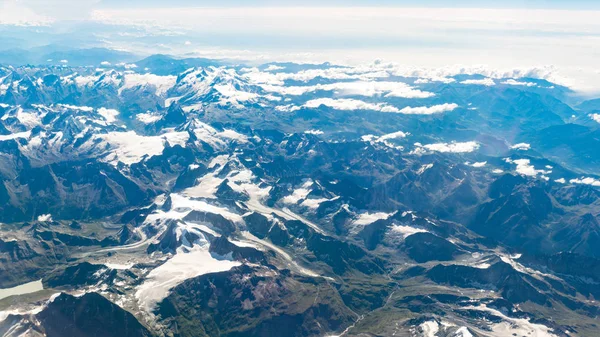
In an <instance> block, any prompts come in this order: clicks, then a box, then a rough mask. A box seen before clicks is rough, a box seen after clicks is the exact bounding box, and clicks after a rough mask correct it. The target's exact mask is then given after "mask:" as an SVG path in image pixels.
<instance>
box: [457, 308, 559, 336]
mask: <svg viewBox="0 0 600 337" xmlns="http://www.w3.org/2000/svg"><path fill="white" fill-rule="evenodd" d="M464 309H466V310H479V311H488V312H490V313H492V314H493V315H495V316H499V317H501V318H502V319H503V320H504V321H503V322H500V323H492V324H490V328H491V329H492V332H493V336H513V335H514V336H528V337H557V336H556V335H555V334H553V333H551V332H550V330H551V329H550V328H548V327H547V326H545V325H542V324H536V323H531V322H530V321H529V319H526V318H512V317H508V316H506V315H505V314H504V313H502V312H501V311H499V310H496V309H492V308H489V307H487V306H486V305H485V304H482V305H479V306H467V307H464Z"/></svg>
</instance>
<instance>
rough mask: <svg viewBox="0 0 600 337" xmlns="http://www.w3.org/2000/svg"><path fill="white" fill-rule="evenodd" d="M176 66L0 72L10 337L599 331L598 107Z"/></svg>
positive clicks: (460, 76) (485, 86) (474, 85)
mask: <svg viewBox="0 0 600 337" xmlns="http://www.w3.org/2000/svg"><path fill="white" fill-rule="evenodd" d="M167 61H168V60H167V59H166V58H165V57H164V56H157V57H154V58H149V59H146V60H143V61H141V62H136V63H130V64H123V65H119V66H109V65H108V62H107V63H106V64H105V65H98V67H68V66H47V67H44V66H23V67H3V68H0V178H1V179H2V184H0V210H1V212H0V222H2V224H1V225H0V272H1V275H2V276H0V335H3V336H68V335H78V334H79V335H90V336H91V335H94V333H97V334H96V335H102V336H275V335H277V336H329V335H340V336H341V335H343V336H437V337H441V336H463V337H467V336H509V335H519V336H520V335H526V336H573V335H581V336H594V335H595V332H596V331H597V326H596V325H597V322H596V317H597V315H598V310H599V308H600V307H599V306H598V304H597V303H596V302H595V298H597V297H598V296H600V293H599V292H598V287H597V285H598V282H600V274H599V270H600V269H599V266H600V260H599V259H600V248H599V247H600V246H599V245H598V243H599V240H600V236H599V234H600V228H599V225H598V224H599V219H598V217H599V216H600V190H598V187H600V178H599V176H600V170H599V169H598V167H600V166H598V165H599V164H600V152H598V151H596V150H597V149H598V148H600V144H599V139H600V137H599V135H600V134H599V132H600V124H599V123H598V122H597V120H596V118H595V114H596V110H594V106H595V105H594V104H593V102H592V103H583V104H580V105H578V104H576V103H577V102H573V101H572V98H570V96H569V90H568V89H567V88H565V87H561V86H559V85H556V84H553V83H550V82H548V81H546V80H543V79H536V78H530V77H519V76H515V75H514V74H496V73H494V74H492V73H484V72H479V73H476V72H471V73H465V72H452V71H450V70H445V71H442V70H438V71H425V70H420V71H417V70H414V69H412V70H408V69H404V68H402V67H400V66H398V65H393V64H382V63H381V62H376V63H373V64H369V65H365V66H357V67H348V66H336V65H332V64H321V65H301V64H266V65H263V66H259V67H254V68H251V67H245V66H222V65H219V64H218V63H217V62H214V63H210V64H209V63H206V64H203V63H202V62H206V61H204V60H202V61H197V62H194V61H192V60H186V61H185V62H184V61H181V60H171V61H168V62H167ZM184 65H185V66H187V65H190V67H189V68H186V69H182V67H184ZM184 68H185V67H184ZM40 279H41V283H39V282H38V281H39V280H40ZM28 282H33V283H31V284H30V283H28ZM36 282H38V283H36ZM23 284H25V286H22V285H23ZM13 287H16V288H13ZM92 328H93V329H94V330H93V331H96V332H94V333H92V332H90V331H91V330H89V329H92Z"/></svg>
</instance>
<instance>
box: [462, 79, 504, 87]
mask: <svg viewBox="0 0 600 337" xmlns="http://www.w3.org/2000/svg"><path fill="white" fill-rule="evenodd" d="M460 83H462V84H475V85H485V86H488V87H489V86H492V85H495V84H496V82H494V80H493V79H491V78H489V77H486V78H483V79H480V80H464V81H461V82H460Z"/></svg>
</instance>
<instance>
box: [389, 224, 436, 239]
mask: <svg viewBox="0 0 600 337" xmlns="http://www.w3.org/2000/svg"><path fill="white" fill-rule="evenodd" d="M392 231H393V232H396V233H400V234H401V235H402V236H403V237H404V238H407V237H409V236H411V235H413V234H416V233H427V232H428V231H427V230H425V229H422V228H416V227H410V226H405V225H394V226H392Z"/></svg>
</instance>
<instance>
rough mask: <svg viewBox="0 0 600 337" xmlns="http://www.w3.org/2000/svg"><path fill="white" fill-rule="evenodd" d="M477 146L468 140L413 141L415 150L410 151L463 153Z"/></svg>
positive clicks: (416, 152)
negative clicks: (433, 142) (424, 143)
mask: <svg viewBox="0 0 600 337" xmlns="http://www.w3.org/2000/svg"><path fill="white" fill-rule="evenodd" d="M478 148H479V143H477V142H474V141H470V142H452V143H435V144H426V145H423V144H421V143H415V150H413V151H412V152H411V153H413V154H422V153H426V152H427V150H428V151H433V152H449V153H465V152H473V151H475V150H477V149H478Z"/></svg>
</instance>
